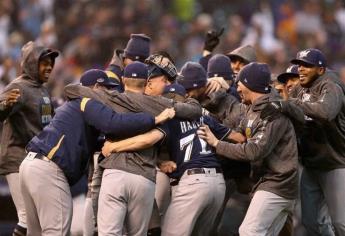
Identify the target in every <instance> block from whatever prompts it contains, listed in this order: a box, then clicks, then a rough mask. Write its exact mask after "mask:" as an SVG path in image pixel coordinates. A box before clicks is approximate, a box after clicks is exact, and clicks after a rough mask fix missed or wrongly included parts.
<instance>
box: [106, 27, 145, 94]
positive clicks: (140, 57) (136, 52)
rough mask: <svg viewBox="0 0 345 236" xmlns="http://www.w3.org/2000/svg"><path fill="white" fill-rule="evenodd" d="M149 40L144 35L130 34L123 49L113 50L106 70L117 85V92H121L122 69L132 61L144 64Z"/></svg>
mask: <svg viewBox="0 0 345 236" xmlns="http://www.w3.org/2000/svg"><path fill="white" fill-rule="evenodd" d="M150 43H151V38H150V37H148V36H147V35H145V34H131V36H130V39H129V41H128V42H127V45H126V47H125V49H123V50H122V49H115V50H114V53H113V57H112V58H111V60H110V63H109V66H108V67H107V68H106V71H107V73H109V75H108V77H112V78H114V79H115V80H116V81H117V82H118V83H119V84H120V88H118V89H119V91H120V92H123V89H124V88H123V84H122V81H121V77H122V75H123V69H124V68H125V67H126V66H127V65H129V64H130V63H132V62H134V61H140V62H144V61H145V59H146V58H148V57H149V56H150Z"/></svg>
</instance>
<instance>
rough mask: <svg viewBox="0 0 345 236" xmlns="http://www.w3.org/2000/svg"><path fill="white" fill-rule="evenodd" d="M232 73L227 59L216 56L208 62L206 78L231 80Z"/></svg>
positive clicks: (219, 55)
mask: <svg viewBox="0 0 345 236" xmlns="http://www.w3.org/2000/svg"><path fill="white" fill-rule="evenodd" d="M232 75H233V71H232V69H231V67H230V59H229V57H227V56H225V55H222V54H216V55H214V56H213V57H211V59H210V60H209V62H208V65H207V77H208V78H212V77H223V78H224V79H225V80H232V78H233V77H232Z"/></svg>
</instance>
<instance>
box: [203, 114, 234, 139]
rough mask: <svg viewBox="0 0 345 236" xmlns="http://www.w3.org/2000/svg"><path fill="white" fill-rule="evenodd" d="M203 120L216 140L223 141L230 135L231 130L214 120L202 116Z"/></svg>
mask: <svg viewBox="0 0 345 236" xmlns="http://www.w3.org/2000/svg"><path fill="white" fill-rule="evenodd" d="M203 119H204V123H205V124H207V125H208V126H209V127H210V129H211V131H212V133H214V135H215V136H216V137H217V138H218V139H220V140H223V139H224V138H226V137H227V136H228V135H229V134H230V132H231V129H230V128H228V127H226V126H224V125H223V124H221V123H219V122H218V121H217V120H216V119H215V118H213V117H211V116H204V117H203Z"/></svg>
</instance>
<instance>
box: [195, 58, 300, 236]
mask: <svg viewBox="0 0 345 236" xmlns="http://www.w3.org/2000/svg"><path fill="white" fill-rule="evenodd" d="M238 77H239V84H238V91H239V93H240V95H241V96H242V99H243V101H244V102H245V103H247V104H248V105H249V107H248V110H247V112H246V116H245V119H244V120H242V122H241V126H240V128H242V132H243V134H245V135H246V137H247V141H246V142H245V143H244V144H231V143H227V142H224V141H219V140H218V139H217V138H216V137H215V136H214V135H213V134H212V132H211V131H210V129H209V128H208V127H207V126H205V127H201V128H200V131H199V136H200V137H201V138H203V139H205V141H207V143H208V144H210V145H211V146H213V147H215V148H216V153H217V154H220V155H223V156H226V157H228V158H230V159H234V160H242V161H250V162H252V178H253V179H256V181H257V182H256V184H255V186H254V187H253V193H254V195H253V198H252V200H251V203H250V206H249V208H248V211H247V213H246V216H245V219H244V221H243V222H242V224H241V226H240V230H239V233H240V235H243V236H249V235H253V236H254V235H278V234H279V232H280V230H281V228H282V227H283V225H284V223H285V220H286V217H287V215H288V213H289V212H291V211H292V210H293V207H294V202H295V199H296V197H297V192H298V174H297V170H298V169H297V167H298V166H297V163H298V155H297V142H296V137H295V133H294V129H293V125H292V123H291V121H290V120H289V119H288V118H287V117H286V116H284V115H283V114H282V113H280V112H277V113H272V104H271V103H270V102H271V101H274V100H275V99H277V98H274V95H273V94H272V93H270V87H269V81H270V72H269V69H268V66H267V65H266V64H258V63H250V64H248V65H246V66H245V67H244V68H243V69H242V70H241V71H240V73H239V75H238ZM275 105H276V104H275ZM273 107H275V106H273ZM274 109H275V108H273V110H274ZM268 111H269V112H268Z"/></svg>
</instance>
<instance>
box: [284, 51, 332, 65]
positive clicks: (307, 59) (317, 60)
mask: <svg viewBox="0 0 345 236" xmlns="http://www.w3.org/2000/svg"><path fill="white" fill-rule="evenodd" d="M291 63H292V64H296V65H300V64H308V65H311V66H317V67H326V66H327V63H326V58H325V56H324V55H323V53H322V52H321V51H320V50H319V49H316V48H309V49H306V50H303V51H300V52H298V53H297V56H296V58H295V59H293V60H291Z"/></svg>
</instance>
